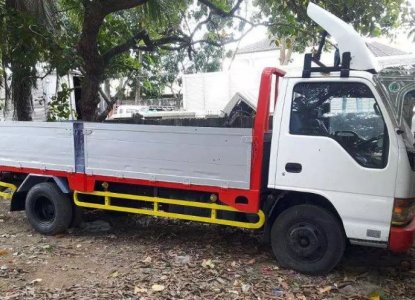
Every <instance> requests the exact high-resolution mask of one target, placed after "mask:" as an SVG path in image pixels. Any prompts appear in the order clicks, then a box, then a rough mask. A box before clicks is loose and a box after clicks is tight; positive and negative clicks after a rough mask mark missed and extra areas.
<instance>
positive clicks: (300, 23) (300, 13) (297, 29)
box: [254, 0, 405, 51]
mask: <svg viewBox="0 0 415 300" xmlns="http://www.w3.org/2000/svg"><path fill="white" fill-rule="evenodd" d="M308 2H309V0H299V1H290V0H288V1H274V0H254V4H255V5H256V6H258V7H260V8H261V12H262V14H261V15H258V16H256V17H257V18H261V17H265V18H266V19H267V20H268V22H269V23H270V24H271V26H270V27H269V32H270V34H271V35H272V36H274V37H276V39H280V38H287V37H289V38H291V40H294V41H295V43H293V45H292V46H293V48H294V50H297V51H304V49H305V47H306V46H308V45H310V42H313V43H314V44H315V43H317V39H318V38H319V34H318V33H319V32H320V31H321V28H319V27H318V25H317V24H315V23H314V22H313V21H312V20H311V19H310V18H309V17H308V16H307V13H306V8H307V5H308ZM313 2H314V3H316V4H318V5H320V6H322V7H323V8H325V9H327V10H328V11H330V12H331V13H333V14H335V15H336V16H338V17H340V18H341V19H343V20H344V21H346V22H347V23H351V24H353V26H354V28H356V29H357V30H358V31H359V32H360V33H361V34H363V35H369V36H379V35H381V34H388V33H390V31H391V30H392V29H394V28H396V27H397V26H399V21H400V12H401V6H402V5H403V4H404V2H405V0H396V1H390V0H370V1H360V0H334V1H323V0H316V1H313Z"/></svg>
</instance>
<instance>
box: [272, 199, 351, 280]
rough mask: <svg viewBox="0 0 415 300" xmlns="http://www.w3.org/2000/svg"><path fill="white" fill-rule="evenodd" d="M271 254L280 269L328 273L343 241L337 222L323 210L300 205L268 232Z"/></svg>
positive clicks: (316, 273)
mask: <svg viewBox="0 0 415 300" xmlns="http://www.w3.org/2000/svg"><path fill="white" fill-rule="evenodd" d="M271 245H272V251H273V252H274V255H275V257H276V258H277V260H278V262H279V263H280V265H281V266H283V267H286V268H290V269H294V270H296V271H299V272H301V273H306V274H312V275H319V274H325V273H328V272H330V271H331V270H332V269H333V268H334V267H335V266H336V265H337V264H338V263H339V261H340V259H341V258H342V256H343V252H344V249H345V245H346V241H345V236H344V233H343V228H342V226H341V224H340V222H339V221H338V220H337V218H336V217H335V216H334V215H333V214H332V213H330V212H329V211H327V210H326V209H324V208H321V207H318V206H314V205H309V204H301V205H296V206H292V207H290V208H288V209H286V210H285V211H283V212H282V213H281V214H280V215H279V216H278V217H277V219H276V220H275V222H274V224H273V226H272V229H271Z"/></svg>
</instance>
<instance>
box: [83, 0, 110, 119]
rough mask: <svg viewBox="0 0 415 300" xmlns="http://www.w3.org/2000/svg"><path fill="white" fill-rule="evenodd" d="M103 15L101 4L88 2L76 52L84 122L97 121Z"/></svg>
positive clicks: (101, 69) (102, 63)
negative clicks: (79, 60)
mask: <svg viewBox="0 0 415 300" xmlns="http://www.w3.org/2000/svg"><path fill="white" fill-rule="evenodd" d="M104 17H105V14H104V13H103V7H102V4H101V2H97V1H94V2H89V3H87V4H86V6H85V15H84V23H83V25H82V34H81V38H80V40H79V43H78V47H77V48H78V52H79V54H80V56H81V57H82V59H83V69H84V73H85V74H84V76H85V77H84V78H83V80H82V95H81V116H80V119H82V120H85V121H95V120H96V119H97V106H98V104H99V94H98V91H99V86H100V83H101V82H102V80H103V78H104V71H105V65H104V59H103V57H102V55H101V54H100V53H99V51H98V33H99V29H100V27H101V25H102V23H103V21H104Z"/></svg>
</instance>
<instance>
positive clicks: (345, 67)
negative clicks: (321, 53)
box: [303, 52, 351, 78]
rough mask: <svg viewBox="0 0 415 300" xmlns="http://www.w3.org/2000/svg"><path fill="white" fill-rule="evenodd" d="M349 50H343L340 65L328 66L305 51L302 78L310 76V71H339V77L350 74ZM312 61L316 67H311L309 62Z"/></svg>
mask: <svg viewBox="0 0 415 300" xmlns="http://www.w3.org/2000/svg"><path fill="white" fill-rule="evenodd" d="M350 60H351V55H350V52H344V53H343V55H342V60H341V65H339V66H332V67H328V66H325V65H324V64H323V63H321V62H320V60H318V59H316V58H315V57H313V54H311V53H307V54H306V55H305V57H304V69H303V78H310V76H311V73H313V72H318V73H330V72H336V71H340V77H349V74H350ZM312 62H314V63H315V64H317V65H318V67H312V66H311V63H312Z"/></svg>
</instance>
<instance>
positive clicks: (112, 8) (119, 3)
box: [100, 0, 149, 15]
mask: <svg viewBox="0 0 415 300" xmlns="http://www.w3.org/2000/svg"><path fill="white" fill-rule="evenodd" d="M100 1H101V3H102V10H103V12H104V13H105V14H106V15H108V14H110V13H113V12H117V11H120V10H124V9H129V8H133V7H136V6H140V5H143V4H145V3H147V2H148V1H149V0H100Z"/></svg>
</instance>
